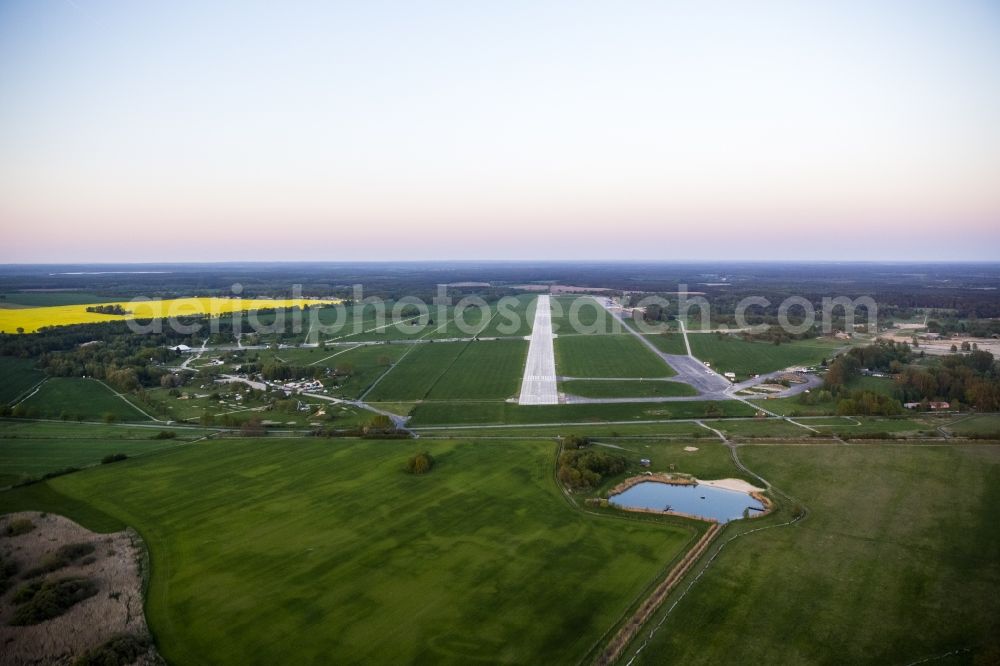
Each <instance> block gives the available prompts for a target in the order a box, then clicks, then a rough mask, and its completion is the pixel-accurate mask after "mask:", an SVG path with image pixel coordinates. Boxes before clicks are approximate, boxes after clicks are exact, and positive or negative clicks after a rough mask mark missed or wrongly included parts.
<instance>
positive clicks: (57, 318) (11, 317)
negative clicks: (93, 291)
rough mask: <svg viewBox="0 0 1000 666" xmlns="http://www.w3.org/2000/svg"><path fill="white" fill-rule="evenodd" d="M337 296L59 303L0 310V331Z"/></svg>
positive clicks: (242, 308) (324, 301)
mask: <svg viewBox="0 0 1000 666" xmlns="http://www.w3.org/2000/svg"><path fill="white" fill-rule="evenodd" d="M338 302H339V301H338V300H336V299H333V300H331V299H315V300H314V299H307V298H297V299H296V298H278V299H271V298H254V299H250V298H208V297H204V298H173V299H169V300H165V301H154V300H150V301H121V302H118V303H92V304H83V305H56V306H52V307H43V308H12V309H0V333H17V332H18V329H22V332H24V333H32V332H34V331H37V330H38V329H40V328H42V327H44V326H66V325H68V324H90V323H94V322H101V321H114V320H119V319H162V318H166V317H184V316H190V315H198V314H204V315H211V316H219V315H222V314H226V313H229V312H239V311H250V310H263V309H267V308H291V307H295V306H298V307H303V306H305V305H321V304H329V303H338ZM97 305H120V306H122V308H124V309H125V310H126V311H128V312H129V314H127V315H113V314H102V313H100V312H87V308H88V307H94V306H97Z"/></svg>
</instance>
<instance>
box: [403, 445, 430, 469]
mask: <svg viewBox="0 0 1000 666" xmlns="http://www.w3.org/2000/svg"><path fill="white" fill-rule="evenodd" d="M432 467H434V458H433V456H431V454H429V453H427V452H426V451H421V452H420V453H417V454H415V455H413V456H410V459H409V460H407V461H406V471H407V472H409V473H410V474H426V473H427V472H429V471H431V468H432Z"/></svg>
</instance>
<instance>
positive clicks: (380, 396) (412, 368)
mask: <svg viewBox="0 0 1000 666" xmlns="http://www.w3.org/2000/svg"><path fill="white" fill-rule="evenodd" d="M467 344H468V343H465V342H433V343H424V344H417V345H414V346H413V348H412V349H407V350H406V351H405V353H404V355H403V356H402V357H401V358H400V360H399V362H398V363H397V364H396V365H395V366H393V367H392V369H390V370H389V372H388V374H386V375H385V377H384V378H383V379H382V380H381V381H379V383H378V384H377V385H376V386H375V387H374V389H372V391H371V392H370V393H368V395H367V396H366V400H372V401H377V402H384V401H390V402H395V401H408V400H422V399H423V398H424V397H425V396H426V395H427V394H428V392H430V390H431V389H432V388H433V387H434V384H435V383H436V382H437V381H438V379H440V378H441V376H442V375H443V374H444V373H445V372H447V371H448V368H450V367H451V365H452V363H454V362H455V360H456V359H457V358H458V357H459V355H460V354H461V353H462V352H463V351H464V349H465V347H466V345H467Z"/></svg>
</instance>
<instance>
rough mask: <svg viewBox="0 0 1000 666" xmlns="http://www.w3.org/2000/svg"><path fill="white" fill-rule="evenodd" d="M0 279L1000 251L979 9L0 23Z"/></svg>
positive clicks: (988, 38) (999, 61)
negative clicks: (139, 267)
mask: <svg viewBox="0 0 1000 666" xmlns="http://www.w3.org/2000/svg"><path fill="white" fill-rule="evenodd" d="M0 100H2V102H3V103H2V104H0V220H2V232H3V243H2V244H0V262H3V263H12V262H18V263H25V262H102V261H135V262H140V261H211V260H220V261H222V260H295V259H302V260H339V259H404V258H405V259H474V258H483V259H500V258H511V259H535V258H551V259H583V258H605V259H615V258H643V259H835V260H851V259H863V260H904V259H927V260H995V259H998V258H1000V121H998V119H1000V9H998V5H996V4H995V3H990V2H836V3H833V2H831V3H812V2H809V3H803V2H761V3H747V2H734V3H716V2H698V3H694V2H691V3H680V2H649V3H644V2H629V3H607V2H566V3H561V2H523V3H520V2H503V3H459V2H400V3H390V2H371V3H328V2H322V3H321V2H316V3H303V2H290V3H262V4H260V5H257V4H250V3H243V2H233V3H211V5H207V4H203V3H194V2H191V3H188V2H142V3H134V2H133V3H127V2H103V1H96V0H95V1H90V0H72V1H69V0H66V1H56V0H50V1H41V2H30V1H23V2H16V1H15V2H5V3H3V4H0Z"/></svg>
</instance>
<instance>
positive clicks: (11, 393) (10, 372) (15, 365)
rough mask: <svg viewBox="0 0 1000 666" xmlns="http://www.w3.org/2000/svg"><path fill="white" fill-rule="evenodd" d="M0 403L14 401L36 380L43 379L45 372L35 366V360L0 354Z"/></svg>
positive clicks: (22, 395) (36, 381)
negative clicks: (0, 378)
mask: <svg viewBox="0 0 1000 666" xmlns="http://www.w3.org/2000/svg"><path fill="white" fill-rule="evenodd" d="M0 377H3V380H2V381H0V405H6V404H9V403H11V402H15V401H16V400H18V399H19V398H21V397H24V396H25V395H27V392H28V391H29V390H30V389H31V388H32V387H33V386H34V385H35V384H37V383H38V382H40V381H42V380H43V379H45V373H44V372H42V371H41V370H38V369H37V368H35V361H34V360H32V359H27V358H15V357H13V356H0Z"/></svg>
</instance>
